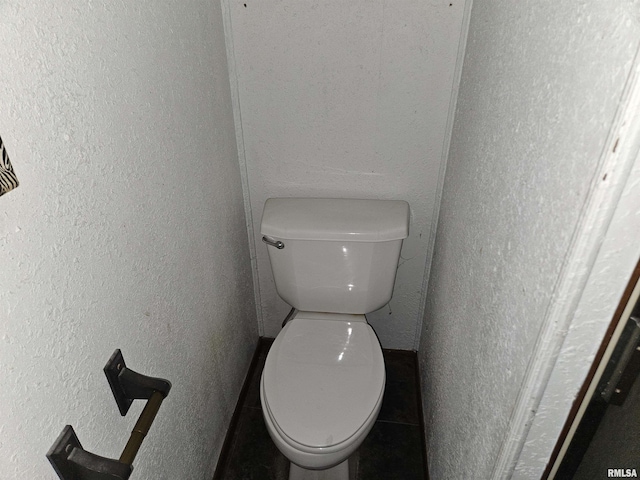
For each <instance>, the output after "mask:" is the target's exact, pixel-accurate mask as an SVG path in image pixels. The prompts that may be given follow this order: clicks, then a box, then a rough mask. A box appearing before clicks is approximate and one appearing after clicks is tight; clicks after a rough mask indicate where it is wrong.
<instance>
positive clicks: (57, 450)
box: [47, 425, 133, 480]
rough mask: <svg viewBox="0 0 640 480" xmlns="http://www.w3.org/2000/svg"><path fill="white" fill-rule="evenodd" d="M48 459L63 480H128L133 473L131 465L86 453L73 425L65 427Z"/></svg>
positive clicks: (48, 454)
mask: <svg viewBox="0 0 640 480" xmlns="http://www.w3.org/2000/svg"><path fill="white" fill-rule="evenodd" d="M47 458H48V459H49V461H50V462H51V465H52V466H53V469H54V470H55V471H56V473H57V474H58V477H60V478H61V479H63V480H127V479H128V478H129V476H130V475H131V472H132V471H133V467H132V466H131V465H126V464H124V463H122V462H119V461H118V460H112V459H111V458H105V457H101V456H99V455H95V454H93V453H90V452H87V451H85V450H84V449H83V448H82V445H81V444H80V441H79V440H78V437H77V436H76V432H74V431H73V427H72V426H71V425H67V426H66V427H64V429H63V430H62V433H61V434H60V436H59V437H58V439H57V440H56V442H55V443H54V444H53V446H52V447H51V449H50V450H49V452H48V453H47Z"/></svg>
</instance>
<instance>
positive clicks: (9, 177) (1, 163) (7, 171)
mask: <svg viewBox="0 0 640 480" xmlns="http://www.w3.org/2000/svg"><path fill="white" fill-rule="evenodd" d="M18 185H19V183H18V177H16V174H15V173H14V171H13V167H12V166H11V162H10V161H9V155H7V151H6V150H5V148H4V144H3V143H2V138H0V196H2V195H4V194H5V193H7V192H8V191H10V190H13V189H14V188H16V187H17V186H18Z"/></svg>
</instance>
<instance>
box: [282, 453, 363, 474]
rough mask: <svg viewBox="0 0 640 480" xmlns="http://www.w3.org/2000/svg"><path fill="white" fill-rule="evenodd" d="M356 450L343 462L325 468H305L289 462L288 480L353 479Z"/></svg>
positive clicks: (355, 465) (356, 462) (356, 463)
mask: <svg viewBox="0 0 640 480" xmlns="http://www.w3.org/2000/svg"><path fill="white" fill-rule="evenodd" d="M357 455H358V454H357V452H356V453H354V454H353V455H351V456H350V457H349V458H347V459H346V460H345V461H344V462H342V463H339V464H338V465H336V466H335V467H331V468H327V469H326V470H307V469H305V468H302V467H299V466H298V465H296V464H295V463H293V462H291V463H290V464H289V480H355V479H356V470H357V465H358V456H357Z"/></svg>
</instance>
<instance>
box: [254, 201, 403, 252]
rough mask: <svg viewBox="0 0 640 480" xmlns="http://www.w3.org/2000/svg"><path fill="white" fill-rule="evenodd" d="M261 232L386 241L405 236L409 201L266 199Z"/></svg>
mask: <svg viewBox="0 0 640 480" xmlns="http://www.w3.org/2000/svg"><path fill="white" fill-rule="evenodd" d="M260 233H261V234H262V235H269V236H272V237H276V238H283V239H289V240H335V241H350V242H386V241H390V240H401V239H403V238H407V236H409V204H408V203H407V202H405V201H403V200H356V199H346V198H270V199H268V200H267V201H266V202H265V204H264V211H263V212H262V226H261V229H260Z"/></svg>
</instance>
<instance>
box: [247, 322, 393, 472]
mask: <svg viewBox="0 0 640 480" xmlns="http://www.w3.org/2000/svg"><path fill="white" fill-rule="evenodd" d="M384 385H385V369H384V360H383V357H382V350H381V348H380V343H379V342H378V339H377V337H376V335H375V333H374V332H373V329H372V328H371V327H370V326H369V324H368V323H367V322H366V320H365V318H364V315H341V314H319V313H315V312H299V313H298V315H296V317H294V318H293V319H292V320H291V321H289V322H288V323H287V324H286V325H285V327H284V328H283V330H282V331H281V333H280V334H279V335H278V337H277V338H276V340H275V341H274V343H273V345H272V347H271V349H270V350H269V354H268V355H267V359H266V362H265V367H264V370H263V374H262V379H261V382H260V398H261V403H262V411H263V414H264V419H265V423H266V425H267V429H268V431H269V434H270V436H271V438H272V439H273V441H274V443H275V444H276V446H277V447H278V449H279V450H280V451H281V452H282V453H283V454H284V455H285V456H286V457H287V458H288V459H289V460H291V462H293V463H294V464H296V465H298V466H299V467H301V468H302V469H308V470H325V469H330V468H332V467H336V466H338V465H339V464H341V463H343V462H344V461H345V460H347V459H348V457H349V456H350V455H351V454H352V453H353V452H354V451H355V450H356V449H357V448H358V447H359V446H360V444H361V443H362V441H363V440H364V438H365V437H366V435H367V434H368V433H369V431H370V430H371V428H372V426H373V423H374V422H375V420H376V418H377V416H378V412H379V411H380V406H381V405H382V397H383V392H384ZM342 468H343V469H344V468H346V467H345V466H343V467H342ZM331 474H332V472H325V477H324V478H336V477H330V476H329V475H331ZM290 478H292V477H290ZM294 478H295V477H294ZM316 478H322V477H316Z"/></svg>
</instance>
